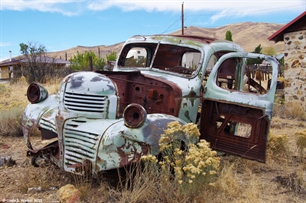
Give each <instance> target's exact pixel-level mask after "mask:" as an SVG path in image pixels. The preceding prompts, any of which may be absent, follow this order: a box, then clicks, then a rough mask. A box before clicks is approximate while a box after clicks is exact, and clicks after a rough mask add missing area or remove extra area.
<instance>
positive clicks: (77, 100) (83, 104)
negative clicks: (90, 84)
mask: <svg viewBox="0 0 306 203" xmlns="http://www.w3.org/2000/svg"><path fill="white" fill-rule="evenodd" d="M64 104H65V106H66V107H67V109H69V110H71V111H86V112H96V113H105V112H106V111H107V109H106V104H107V96H103V95H90V94H78V93H72V92H65V96H64Z"/></svg>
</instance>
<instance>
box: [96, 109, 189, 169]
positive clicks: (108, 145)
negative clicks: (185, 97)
mask: <svg viewBox="0 0 306 203" xmlns="http://www.w3.org/2000/svg"><path fill="white" fill-rule="evenodd" d="M173 121H178V122H179V123H180V124H186V122H185V121H183V120H181V119H179V118H177V117H174V116H171V115H165V114H149V115H148V116H147V119H146V121H145V122H144V124H143V125H142V126H141V127H139V128H128V127H126V126H125V125H124V122H123V120H121V121H120V122H118V123H116V124H114V125H112V126H110V128H108V129H107V131H106V132H105V133H104V136H103V138H102V140H101V145H100V146H99V150H98V157H97V160H99V161H98V162H97V168H98V170H109V169H113V168H119V167H122V166H126V165H129V164H131V163H134V162H137V161H138V160H139V159H140V158H141V156H142V155H144V154H148V153H150V154H152V155H158V154H159V145H158V141H159V139H160V137H161V135H162V134H164V130H165V129H166V128H167V124H168V123H170V122H173Z"/></svg>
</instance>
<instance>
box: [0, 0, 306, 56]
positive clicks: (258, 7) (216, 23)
mask: <svg viewBox="0 0 306 203" xmlns="http://www.w3.org/2000/svg"><path fill="white" fill-rule="evenodd" d="M183 2H184V25H185V26H187V27H188V26H198V27H203V28H217V27H221V26H224V25H227V24H233V23H239V22H267V23H278V24H286V23H288V22H290V21H291V20H293V19H294V18H295V17H297V16H298V15H300V14H301V13H302V12H304V11H305V10H306V0H184V1H177V0H155V1H153V0H88V1H86V0H75V1H73V0H0V12H1V13H0V61H2V60H4V59H8V58H9V57H10V52H9V51H11V54H12V57H15V56H18V55H20V47H19V44H20V43H25V44H27V43H29V42H32V43H37V44H41V45H44V46H45V47H46V49H47V51H50V52H52V51H61V50H65V49H69V48H72V47H75V46H78V45H80V46H98V45H112V44H115V43H119V42H123V41H125V40H126V39H127V38H129V37H131V36H133V35H138V34H149V35H151V34H167V33H171V32H173V31H176V30H179V29H181V9H182V3H183Z"/></svg>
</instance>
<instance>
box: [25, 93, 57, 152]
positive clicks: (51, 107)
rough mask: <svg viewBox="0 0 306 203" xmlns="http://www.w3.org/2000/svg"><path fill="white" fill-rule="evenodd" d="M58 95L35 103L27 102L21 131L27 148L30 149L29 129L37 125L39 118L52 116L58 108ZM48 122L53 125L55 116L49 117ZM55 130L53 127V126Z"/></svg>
mask: <svg viewBox="0 0 306 203" xmlns="http://www.w3.org/2000/svg"><path fill="white" fill-rule="evenodd" d="M57 107H58V96H57V95H51V96H49V97H48V98H47V99H46V100H44V101H42V102H40V103H36V104H28V105H27V107H26V108H25V110H24V113H23V117H22V131H23V136H24V138H25V141H26V143H27V146H28V148H30V149H32V146H31V143H30V138H29V135H30V130H31V129H33V128H35V127H38V125H39V121H40V119H41V118H42V117H43V116H44V115H45V117H50V116H51V117H52V115H54V114H55V113H56V112H55V111H56V110H57V109H58V108H57ZM50 120H51V121H50V122H51V123H52V122H53V126H55V117H54V116H53V118H50ZM53 129H54V130H55V128H54V127H53Z"/></svg>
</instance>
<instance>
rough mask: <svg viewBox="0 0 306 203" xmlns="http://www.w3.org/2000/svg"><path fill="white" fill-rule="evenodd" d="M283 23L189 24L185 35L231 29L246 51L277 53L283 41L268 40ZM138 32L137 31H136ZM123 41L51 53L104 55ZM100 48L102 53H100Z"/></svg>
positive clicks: (222, 33)
mask: <svg viewBox="0 0 306 203" xmlns="http://www.w3.org/2000/svg"><path fill="white" fill-rule="evenodd" d="M282 26H283V25H282V24H273V23H252V22H243V23H236V24H229V25H226V26H222V27H218V28H200V27H195V26H189V27H187V28H185V30H184V34H185V35H201V36H207V37H214V38H217V39H220V40H223V39H225V33H226V31H227V30H230V31H231V33H232V38H233V41H234V42H236V43H237V44H239V45H240V46H242V48H243V49H244V50H245V51H248V52H251V51H254V49H255V47H256V46H258V45H259V44H261V46H262V47H263V48H266V47H270V46H272V47H274V49H275V50H276V52H277V53H279V52H281V51H283V47H284V45H283V43H281V42H279V43H277V44H275V43H274V42H272V41H269V40H268V37H269V36H271V35H272V34H273V33H275V32H276V31H277V30H278V29H280V28H281V27H282ZM135 34H137V33H135ZM170 34H181V30H177V31H175V32H173V33H170ZM122 45H123V42H119V43H117V44H114V45H111V46H105V45H100V46H99V45H98V46H91V47H86V46H77V47H73V48H70V49H67V50H63V51H58V52H50V53H49V54H50V55H51V56H53V57H57V58H61V59H65V58H66V56H67V59H69V58H70V57H72V56H73V55H74V54H76V53H77V52H79V53H84V52H86V51H93V52H95V54H97V55H100V57H104V58H105V56H106V55H107V54H110V53H111V51H115V52H117V53H119V51H120V49H121V47H122ZM99 50H100V54H99Z"/></svg>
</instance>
